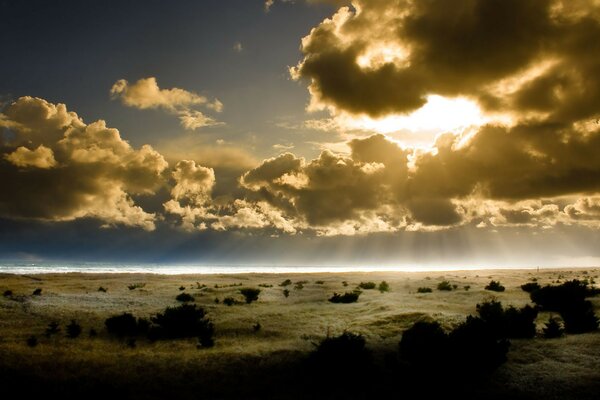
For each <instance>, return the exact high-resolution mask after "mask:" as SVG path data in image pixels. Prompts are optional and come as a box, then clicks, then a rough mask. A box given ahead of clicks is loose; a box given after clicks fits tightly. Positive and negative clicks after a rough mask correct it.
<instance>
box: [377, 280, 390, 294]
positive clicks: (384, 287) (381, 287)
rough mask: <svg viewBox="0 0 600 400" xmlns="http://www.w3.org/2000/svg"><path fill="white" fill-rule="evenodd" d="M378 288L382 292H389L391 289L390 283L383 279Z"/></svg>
mask: <svg viewBox="0 0 600 400" xmlns="http://www.w3.org/2000/svg"><path fill="white" fill-rule="evenodd" d="M377 289H378V290H379V292H380V293H383V292H389V291H390V285H389V284H388V283H387V282H386V281H381V283H380V284H379V286H378V287H377Z"/></svg>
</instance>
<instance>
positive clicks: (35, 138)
mask: <svg viewBox="0 0 600 400" xmlns="http://www.w3.org/2000/svg"><path fill="white" fill-rule="evenodd" d="M1 128H3V129H4V130H5V133H6V134H4V135H3V136H2V138H1V139H0V140H1V142H0V152H1V153H2V155H3V156H2V157H1V161H0V170H1V172H0V173H1V175H2V182H3V187H2V190H1V191H0V215H2V216H3V217H8V218H32V219H40V220H47V221H70V220H74V219H77V218H96V219H99V220H101V221H102V222H103V223H104V224H105V225H106V226H110V225H115V224H122V225H127V226H135V227H141V228H143V229H146V230H152V229H154V227H155V221H156V218H157V216H156V215H155V214H152V213H147V212H145V211H144V210H143V209H142V208H141V207H139V206H138V205H136V204H135V202H134V200H133V197H132V196H136V195H150V194H153V193H155V192H156V190H157V189H158V188H159V187H160V185H161V184H162V177H161V175H162V173H163V171H164V170H165V169H166V168H167V166H168V165H167V162H166V161H165V160H164V158H163V157H162V156H161V155H160V154H158V153H157V152H156V151H154V150H153V149H152V147H150V146H143V147H142V148H140V149H134V148H132V147H131V146H130V145H129V144H128V143H127V142H126V141H124V140H123V139H121V137H120V134H119V131H117V130H116V129H113V128H108V127H107V126H106V124H105V123H104V121H96V122H94V123H92V124H89V125H88V124H85V123H84V122H83V120H82V119H81V118H79V117H78V116H77V114H75V113H74V112H71V111H68V110H67V108H66V106H65V105H64V104H57V105H55V104H51V103H48V102H47V101H45V100H43V99H39V98H32V97H21V98H20V99H18V100H17V101H15V102H14V103H12V104H10V105H9V106H8V107H7V108H6V109H5V110H4V112H3V113H2V114H0V129H1Z"/></svg>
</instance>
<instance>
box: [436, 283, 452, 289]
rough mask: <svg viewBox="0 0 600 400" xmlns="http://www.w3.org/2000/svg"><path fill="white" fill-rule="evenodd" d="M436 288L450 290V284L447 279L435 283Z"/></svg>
mask: <svg viewBox="0 0 600 400" xmlns="http://www.w3.org/2000/svg"><path fill="white" fill-rule="evenodd" d="M437 289H438V290H448V291H449V290H452V285H451V284H450V282H448V281H442V282H440V283H438V285H437Z"/></svg>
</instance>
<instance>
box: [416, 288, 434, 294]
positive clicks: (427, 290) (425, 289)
mask: <svg viewBox="0 0 600 400" xmlns="http://www.w3.org/2000/svg"><path fill="white" fill-rule="evenodd" d="M431 292H433V290H431V288H428V287H420V288H418V289H417V293H431Z"/></svg>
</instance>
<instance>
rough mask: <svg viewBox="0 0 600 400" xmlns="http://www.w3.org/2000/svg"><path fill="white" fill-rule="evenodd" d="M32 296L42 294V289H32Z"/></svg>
mask: <svg viewBox="0 0 600 400" xmlns="http://www.w3.org/2000/svg"><path fill="white" fill-rule="evenodd" d="M32 294H33V295H34V296H41V295H42V289H41V288H37V289H35V290H34V291H33V293H32Z"/></svg>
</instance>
